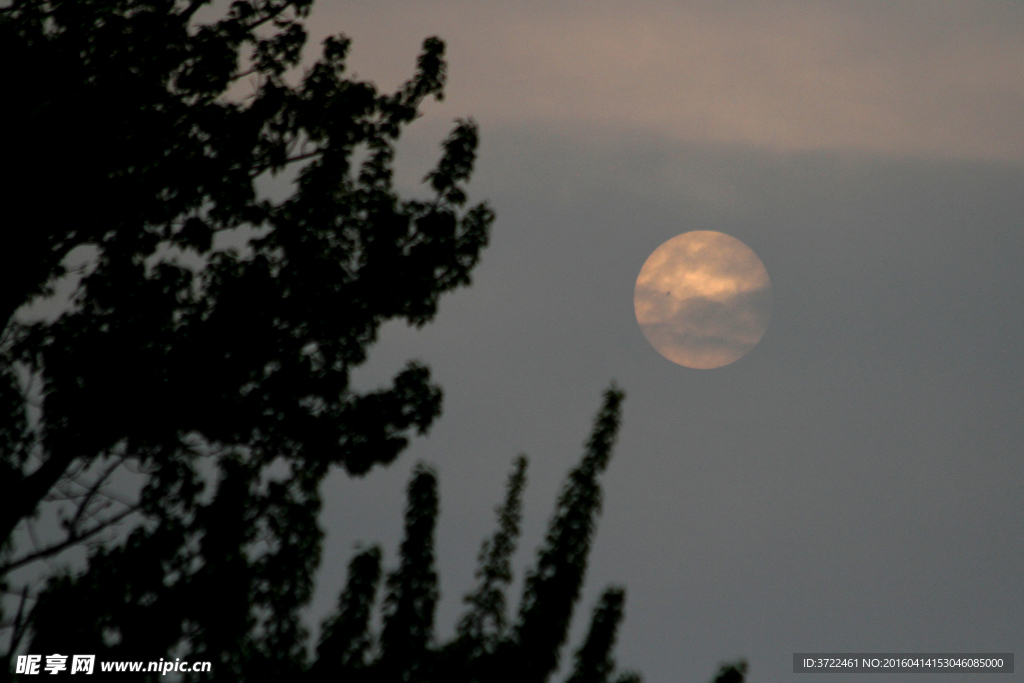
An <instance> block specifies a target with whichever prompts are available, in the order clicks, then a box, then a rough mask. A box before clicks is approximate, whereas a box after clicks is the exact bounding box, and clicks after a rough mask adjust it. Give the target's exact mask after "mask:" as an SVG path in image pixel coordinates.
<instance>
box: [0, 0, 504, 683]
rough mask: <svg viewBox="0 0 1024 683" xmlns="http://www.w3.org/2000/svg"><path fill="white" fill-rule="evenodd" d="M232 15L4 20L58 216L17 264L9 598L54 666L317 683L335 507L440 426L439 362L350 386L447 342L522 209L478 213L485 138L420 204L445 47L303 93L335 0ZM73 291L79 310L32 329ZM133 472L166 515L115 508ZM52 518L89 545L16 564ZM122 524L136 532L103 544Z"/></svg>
mask: <svg viewBox="0 0 1024 683" xmlns="http://www.w3.org/2000/svg"><path fill="white" fill-rule="evenodd" d="M204 4H206V3H205V2H203V1H202V0H195V1H193V2H182V1H180V0H179V1H177V2H175V1H174V0H13V1H12V2H10V3H5V5H4V6H3V7H2V8H0V70H2V72H0V73H2V76H3V78H4V82H5V86H6V87H7V90H6V92H7V97H5V106H3V107H0V117H2V118H0V122H2V123H3V125H4V129H5V130H7V131H11V132H12V134H11V135H9V143H8V144H7V145H6V146H5V163H7V164H8V166H9V167H11V168H17V169H19V173H18V174H17V175H16V176H15V177H13V178H12V179H11V183H10V184H5V185H4V187H3V191H4V193H5V196H4V199H5V206H8V207H13V206H21V207H23V208H25V207H27V208H28V209H29V210H26V211H21V212H9V213H8V215H6V216H5V219H4V238H5V241H6V243H5V248H4V250H2V258H3V259H4V262H3V263H2V264H0V277H2V278H4V279H3V282H0V315H2V319H3V324H4V330H3V336H2V338H0V539H2V540H0V543H2V545H0V577H2V579H0V582H2V583H3V586H2V587H3V589H4V590H5V591H8V592H11V593H15V594H17V595H19V596H22V599H21V601H20V604H19V605H18V606H17V608H16V609H15V610H10V607H9V608H8V609H9V611H8V614H7V615H5V621H4V624H5V625H6V626H7V632H8V634H11V639H10V640H11V645H10V647H9V648H8V651H7V653H5V654H6V655H8V656H9V655H10V653H11V652H12V651H13V650H14V649H16V648H17V647H18V646H19V643H20V642H21V641H22V640H23V638H24V637H25V635H26V633H28V630H27V625H29V624H30V625H31V627H32V630H33V632H34V634H35V635H34V636H33V641H32V643H33V647H36V646H38V647H44V646H45V647H46V648H50V647H53V648H56V649H54V650H53V651H60V648H67V647H69V646H70V645H71V644H72V643H74V647H75V648H76V651H77V648H81V647H82V646H84V645H86V644H90V645H91V646H94V647H96V648H98V649H97V651H98V652H100V651H102V652H105V653H109V654H111V656H117V655H118V654H122V655H125V657H131V658H134V657H150V656H156V657H162V656H166V655H168V653H170V652H172V651H176V650H175V648H178V649H179V650H180V651H181V652H185V651H188V652H190V653H191V654H190V655H189V656H193V657H203V658H206V659H211V660H213V661H215V662H216V663H217V666H218V667H219V668H220V671H219V674H218V675H222V676H223V677H224V678H233V677H234V678H238V679H242V678H248V679H252V680H256V679H263V678H274V677H279V676H282V675H287V674H289V673H294V672H296V671H300V670H302V669H303V667H304V662H305V650H304V639H305V637H306V634H305V630H304V629H303V627H302V625H301V622H300V620H299V617H298V610H299V609H300V608H301V607H302V606H303V605H304V604H306V602H307V601H308V599H309V597H310V595H311V591H312V581H313V572H314V569H315V568H316V566H317V564H318V562H319V557H320V541H321V535H322V534H321V532H320V530H319V528H318V526H317V523H316V520H317V514H318V512H319V508H320V498H319V492H318V486H319V483H320V482H321V481H322V479H323V477H324V476H325V475H326V473H327V472H328V471H329V470H330V469H331V468H332V467H342V468H344V469H345V470H346V471H347V472H349V473H351V474H355V475H359V474H362V473H365V472H367V471H368V470H369V469H370V468H371V467H373V466H374V465H377V464H387V463H390V462H391V461H393V460H394V459H395V457H397V455H398V454H399V452H400V451H401V450H402V449H403V448H404V447H405V446H406V444H407V442H408V439H409V437H410V436H411V435H412V434H413V433H424V432H425V431H426V430H427V429H429V427H430V426H431V424H432V423H433V421H434V420H435V419H436V417H437V416H438V415H439V414H440V409H441V391H440V389H439V388H438V387H437V386H435V385H433V384H432V383H431V382H430V375H429V371H428V370H427V368H426V367H424V366H422V365H420V364H417V363H410V364H409V365H408V366H407V367H406V368H405V370H403V371H402V372H400V373H399V374H398V375H397V376H396V377H395V378H394V381H393V383H392V385H391V386H390V387H387V388H385V389H382V390H379V391H375V392H369V393H357V392H354V391H353V390H352V389H351V388H350V387H349V373H350V371H351V369H352V368H353V367H355V366H358V365H359V364H361V363H362V362H363V361H364V360H365V358H366V349H367V347H368V346H369V345H370V344H371V343H373V341H374V340H375V338H376V335H377V330H378V329H379V327H380V325H381V324H382V323H383V322H385V321H387V320H393V319H404V320H406V321H407V322H409V323H411V324H415V325H422V324H424V323H426V322H427V321H429V320H430V319H431V318H432V317H433V316H434V314H435V312H436V310H437V304H438V299H439V297H440V295H441V294H443V293H444V292H447V291H450V290H452V289H454V288H456V287H459V286H461V285H465V284H468V283H469V279H470V271H471V270H472V268H473V267H474V266H475V264H476V263H477V261H478V259H479V254H480V251H481V249H482V248H483V247H484V246H485V244H486V242H487V239H488V232H489V227H490V225H491V223H492V221H493V218H494V216H493V213H492V211H491V210H490V209H489V208H488V207H487V205H486V204H478V205H476V206H473V207H467V204H466V203H467V196H466V190H465V183H466V181H467V180H468V179H469V176H470V174H471V172H472V168H473V163H474V159H475V149H476V146H477V131H476V126H475V125H474V124H473V122H472V121H469V120H462V121H458V122H456V125H455V127H454V129H453V130H452V132H451V134H450V135H449V136H448V138H447V139H446V140H445V141H444V143H443V145H442V147H443V149H442V153H441V158H440V161H439V162H438V164H437V166H436V167H435V169H434V170H433V171H431V172H430V173H429V174H428V175H427V177H426V179H425V180H426V182H427V183H428V184H429V186H430V188H431V189H432V191H433V193H434V197H433V199H431V200H430V201H414V200H403V199H401V198H400V197H399V196H398V195H397V194H396V193H395V191H394V190H393V188H392V180H391V179H392V163H393V158H394V143H395V141H396V139H397V138H398V136H399V134H400V132H401V131H402V129H403V128H404V127H405V126H406V125H407V124H408V123H409V122H411V121H412V120H413V119H414V118H415V117H416V116H417V115H418V109H419V107H420V105H421V103H422V102H423V101H424V99H425V98H427V97H429V96H434V97H435V98H440V97H441V96H442V94H443V91H442V88H443V85H444V82H445V73H446V66H445V62H444V59H443V56H444V44H443V43H442V42H441V41H440V40H438V39H436V38H429V39H427V40H426V41H424V43H423V51H422V54H421V55H420V56H419V58H418V61H417V64H416V71H415V75H414V76H413V77H412V78H411V79H410V80H409V81H408V82H407V83H406V84H405V85H404V86H403V87H402V88H401V89H399V90H398V91H397V92H395V93H391V94H388V93H383V94H382V93H379V92H378V91H377V90H376V88H375V87H374V86H373V85H372V84H370V83H366V82H360V81H357V80H354V79H352V78H350V77H348V76H347V75H346V72H345V57H346V52H347V50H348V47H349V41H348V39H347V38H345V37H344V36H336V37H332V38H328V39H327V40H326V41H325V42H324V44H323V47H322V56H321V58H320V60H319V61H318V62H316V63H315V64H314V65H313V66H312V67H310V68H309V69H307V70H306V71H305V73H304V75H302V76H301V77H295V78H292V79H291V80H289V77H287V72H288V70H289V69H292V68H293V67H296V66H297V65H298V64H299V59H300V56H301V52H302V48H303V45H304V42H305V32H304V29H303V27H302V19H303V18H304V17H305V16H306V15H307V14H308V11H309V6H310V0H246V1H242V2H234V3H233V4H231V6H230V8H229V9H228V10H227V13H226V14H225V15H224V16H222V17H221V18H220V19H219V20H217V21H214V22H212V23H209V24H202V25H201V24H198V23H197V22H196V21H195V16H196V12H197V11H198V10H199V9H200V8H201V7H202V6H203V5H204ZM246 79H249V81H250V83H251V88H250V89H251V90H252V92H251V94H249V95H248V96H246V97H242V96H241V95H238V96H234V95H232V93H235V92H236V91H237V90H238V89H239V88H240V87H242V86H244V83H245V82H246ZM293 81H294V82H293ZM239 84H242V86H240V85H239ZM232 88H235V90H232ZM243 89H244V88H243ZM287 169H293V170H295V174H294V184H293V187H294V191H293V192H292V193H291V194H290V195H289V196H288V197H287V198H285V199H283V200H281V201H270V200H269V199H266V198H262V197H261V196H260V195H259V193H258V191H257V184H256V183H257V181H258V180H259V179H260V178H261V177H263V176H266V175H268V174H274V173H278V172H281V171H285V170H287ZM76 255H77V257H78V258H81V259H85V261H86V265H85V266H83V267H82V268H81V269H79V271H78V272H77V273H69V272H68V269H69V267H70V266H71V265H72V264H73V262H74V259H75V258H76ZM66 275H67V276H76V277H77V278H78V281H77V288H76V289H75V293H74V296H73V298H72V300H71V302H70V303H69V304H68V305H67V306H66V307H65V308H64V309H63V310H62V311H60V312H59V314H58V315H55V316H51V317H49V318H47V317H43V318H42V319H36V320H31V319H29V318H26V317H25V316H24V315H22V314H18V315H16V314H15V313H16V311H18V309H20V308H22V307H23V306H25V304H27V303H30V302H32V301H33V300H34V299H35V298H37V297H38V296H39V295H46V294H48V293H52V292H53V290H54V287H55V286H56V284H57V283H58V281H59V280H60V278H61V277H63V276H66ZM125 467H130V468H131V469H132V470H133V471H136V472H141V473H142V476H143V480H144V481H143V484H142V486H141V491H140V493H139V495H138V496H137V498H134V499H132V498H125V497H123V496H118V495H116V491H115V490H114V489H113V488H112V487H111V486H110V482H111V481H113V480H115V479H116V478H117V477H118V476H120V473H121V472H123V470H124V468H125ZM49 505H63V512H62V513H61V518H60V521H61V531H62V534H63V536H62V537H61V538H59V539H56V540H53V541H52V542H51V543H49V544H46V543H41V544H40V545H38V546H35V547H34V546H32V545H28V546H25V544H22V545H23V547H19V548H16V547H15V545H14V537H15V534H16V532H17V530H18V529H19V528H20V529H22V530H23V531H24V529H25V525H31V524H32V520H33V518H34V517H35V516H37V515H38V514H39V513H40V511H42V510H43V509H44V508H47V506H49ZM121 520H129V521H132V522H133V524H134V529H133V530H132V531H131V534H130V535H129V536H128V537H127V538H126V539H124V542H123V543H119V544H114V545H111V544H109V543H104V542H102V541H104V540H106V539H105V538H104V536H103V532H104V531H105V530H107V529H109V528H110V526H111V525H112V524H115V523H117V522H119V521H121ZM82 543H90V544H92V546H91V550H90V554H89V559H88V569H87V570H86V571H85V572H84V573H82V574H80V575H76V576H70V575H63V576H54V577H53V578H52V580H51V582H50V584H49V586H48V588H47V590H46V591H45V593H43V594H41V595H37V594H35V593H34V592H30V591H27V590H22V586H20V585H13V584H12V583H11V579H10V576H11V572H13V571H15V570H17V569H19V568H21V567H24V566H26V565H29V564H31V563H32V562H36V561H39V560H40V559H45V558H47V557H51V556H53V555H56V554H58V553H60V552H62V551H64V550H66V549H68V548H70V547H74V546H75V545H78V544H82ZM36 598H38V600H37V599H36ZM68 609H74V610H77V611H76V612H74V613H76V614H79V615H86V616H84V617H83V618H79V619H74V620H68V619H66V618H65V617H64V616H62V615H65V616H66V615H67V614H71V612H67V610H68ZM396 609H399V611H401V609H404V608H403V607H402V605H396ZM12 613H13V614H12ZM11 616H13V619H11ZM12 632H13V633H12ZM182 648H184V649H182ZM48 651H49V650H48ZM130 653H133V654H130ZM2 668H3V672H4V673H3V674H0V675H6V672H7V670H8V667H7V666H6V662H5V665H4V666H3V667H2Z"/></svg>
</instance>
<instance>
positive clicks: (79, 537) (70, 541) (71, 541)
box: [0, 504, 142, 575]
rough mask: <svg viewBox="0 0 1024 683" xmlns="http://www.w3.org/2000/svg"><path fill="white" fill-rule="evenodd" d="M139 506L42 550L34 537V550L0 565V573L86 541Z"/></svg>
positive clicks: (136, 509) (135, 510) (138, 507)
mask: <svg viewBox="0 0 1024 683" xmlns="http://www.w3.org/2000/svg"><path fill="white" fill-rule="evenodd" d="M141 507H142V506H141V504H137V505H133V506H131V507H129V508H128V509H127V510H123V511H122V512H119V513H118V514H116V515H114V516H113V517H110V518H108V519H105V520H103V521H102V522H98V523H97V524H96V525H95V526H93V527H92V528H91V529H89V530H87V531H84V532H82V533H79V534H72V535H69V536H68V537H67V538H66V539H65V540H63V541H61V542H60V543H55V544H54V545H51V546H47V547H45V548H43V549H42V550H40V549H39V548H38V545H36V542H35V539H34V538H33V543H32V544H33V546H35V547H36V552H34V553H30V554H28V555H25V556H24V557H20V558H18V559H16V560H12V561H11V562H8V563H7V564H4V565H0V575H3V574H6V573H7V572H9V571H12V570H15V569H18V568H19V567H24V566H25V565H26V564H29V563H31V562H35V561H36V560H42V559H45V558H47V557H50V556H52V555H56V554H57V553H59V552H61V551H63V550H66V549H68V548H70V547H71V546H73V545H77V544H78V543H82V542H83V541H87V540H89V539H90V538H92V537H93V536H95V535H96V534H98V533H100V532H101V531H103V530H104V529H108V528H110V527H111V526H113V525H114V524H117V523H118V522H120V521H121V520H122V519H124V518H125V517H127V516H128V515H130V514H132V513H133V512H138V510H139V509H140V508H141Z"/></svg>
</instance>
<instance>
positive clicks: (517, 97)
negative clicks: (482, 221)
mask: <svg viewBox="0 0 1024 683" xmlns="http://www.w3.org/2000/svg"><path fill="white" fill-rule="evenodd" d="M317 7H318V9H317V10H316V11H315V13H314V20H315V21H314V22H312V24H313V25H312V26H311V28H312V29H313V32H314V34H315V36H314V37H315V38H320V37H322V35H326V34H329V33H335V32H338V31H344V32H346V33H347V34H349V35H350V36H352V37H353V39H354V43H353V51H352V64H353V67H354V68H355V70H356V71H358V72H360V75H361V76H363V77H366V78H371V79H374V80H377V81H379V82H381V84H382V85H386V86H388V87H393V86H396V85H398V84H399V83H400V82H401V80H403V79H404V78H407V77H408V75H409V73H410V72H411V65H412V64H413V60H414V58H415V52H416V49H417V48H418V46H419V44H420V42H421V41H422V39H423V37H425V36H427V35H430V34H434V33H436V34H438V35H440V36H441V37H443V38H444V39H445V40H446V41H447V43H448V48H449V49H448V56H449V59H450V80H449V88H448V98H447V101H446V103H444V104H442V105H440V108H441V109H442V110H443V113H444V114H446V115H450V116H452V117H455V116H466V115H469V114H471V115H472V116H474V117H475V118H476V119H477V120H478V121H480V123H481V124H482V125H483V126H484V129H485V130H486V129H490V130H493V129H494V126H496V125H500V126H513V127H514V126H523V125H527V126H531V127H535V126H537V125H538V124H544V125H548V126H562V127H570V128H572V129H573V130H579V129H581V128H583V129H586V130H590V131H592V132H593V133H594V134H595V135H597V134H600V135H602V136H607V135H609V134H611V135H614V134H615V131H623V130H626V131H645V132H647V133H651V134H654V135H656V136H663V137H665V138H669V139H673V140H679V141H687V142H716V143H738V144H749V145H755V146H758V147H765V148H769V149H773V150H777V151H784V152H790V151H811V150H829V151H853V152H868V153H872V154H879V153H880V154H888V155H896V156H921V157H929V158H943V157H945V158H948V157H955V158H985V159H1000V160H1010V161H1015V160H1019V159H1021V158H1022V157H1024V127H1022V126H1021V125H1020V115H1019V113H1020V111H1021V108H1022V107H1024V79H1022V78H1021V77H1020V75H1021V73H1022V72H1024V4H1021V3H1018V2H1002V1H999V0H992V1H991V2H985V3H954V2H947V1H945V0H934V1H932V2H913V1H910V0H889V1H887V2H884V3H883V2H868V1H863V2H851V3H826V2H818V1H809V0H772V1H771V2H768V1H757V0H752V1H750V2H743V3H709V2H699V3H698V2H672V3H668V2H650V3H645V4H644V5H643V7H642V8H640V9H639V11H638V8H637V6H635V5H634V4H627V3H616V2H596V3H592V4H588V5H587V11H585V12H583V11H580V8H579V6H577V5H576V4H569V3H565V2H551V3H532V2H516V3H512V2H504V3H502V2H494V3H475V2H474V3H468V2H458V1H456V2H445V3H440V2H435V1H431V0H407V1H405V2H396V3H392V4H389V5H388V6H387V7H386V8H384V9H382V8H381V6H380V4H379V3H369V2H351V3H348V2H347V3H344V4H338V5H334V4H327V3H324V4H322V5H318V6H317Z"/></svg>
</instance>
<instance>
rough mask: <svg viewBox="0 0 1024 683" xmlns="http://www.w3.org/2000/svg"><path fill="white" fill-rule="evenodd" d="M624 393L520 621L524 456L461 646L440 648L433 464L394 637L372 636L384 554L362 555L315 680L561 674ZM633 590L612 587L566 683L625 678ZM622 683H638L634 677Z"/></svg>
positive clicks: (598, 430)
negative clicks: (516, 592) (623, 643)
mask: <svg viewBox="0 0 1024 683" xmlns="http://www.w3.org/2000/svg"><path fill="white" fill-rule="evenodd" d="M622 399H623V394H622V392H621V391H619V390H617V389H615V388H614V387H613V388H612V389H609V390H608V391H607V392H605V395H604V405H603V406H602V408H601V411H600V413H599V415H598V418H597V422H596V425H595V429H594V433H593V435H592V436H591V438H590V440H589V442H588V443H587V447H586V451H585V453H584V456H583V459H582V461H581V462H580V464H579V465H578V466H577V467H576V468H574V469H573V470H572V472H571V473H570V475H569V478H568V480H567V481H566V483H565V485H564V487H563V489H562V493H561V495H560V496H559V499H558V503H557V505H556V508H555V513H554V515H553V516H552V519H551V522H550V524H549V529H548V534H547V536H546V538H545V541H544V543H543V545H542V547H541V549H540V550H539V552H538V557H537V565H536V567H535V568H534V569H533V570H532V571H530V572H528V574H527V578H526V582H525V587H524V593H523V598H522V600H521V603H520V607H519V613H518V616H517V617H516V619H515V623H513V624H510V623H509V619H508V616H507V614H506V611H507V610H506V603H505V591H506V590H507V588H508V586H509V584H510V583H511V582H512V569H511V557H512V554H513V552H514V550H515V546H516V541H517V539H518V536H519V523H520V518H521V505H522V493H523V488H524V486H525V484H526V466H527V461H526V458H525V456H519V458H517V459H516V461H515V463H514V467H513V470H512V473H511V475H510V476H509V481H508V487H507V493H506V498H505V501H504V503H503V504H502V505H501V506H499V507H498V508H497V509H496V513H497V517H498V528H497V529H496V530H495V532H494V534H493V536H491V537H490V538H488V539H487V540H485V541H484V543H483V546H482V548H481V551H480V555H479V566H478V569H477V571H476V577H477V580H478V584H477V586H476V588H475V589H474V590H473V591H471V592H470V593H469V594H468V595H466V597H465V603H466V605H467V607H468V609H467V611H466V613H465V614H464V615H463V617H462V618H461V619H460V621H459V623H458V626H457V629H456V635H455V637H454V639H453V640H452V641H451V642H449V643H446V644H435V643H434V642H433V639H432V636H433V628H434V607H435V605H436V602H437V599H438V591H437V575H436V573H435V571H434V549H433V548H434V543H433V537H434V525H435V522H436V518H437V511H438V498H437V482H436V475H435V474H434V472H433V471H432V470H430V469H429V468H426V467H423V466H422V465H421V466H419V467H418V468H417V470H416V471H415V472H414V474H413V478H412V480H411V482H410V483H409V488H408V505H407V508H406V513H405V537H404V540H403V541H402V545H401V549H400V553H399V555H400V563H399V566H398V568H397V569H395V570H394V571H393V572H391V573H390V574H388V575H387V577H386V580H385V581H384V588H385V596H384V600H383V628H382V630H381V632H380V633H379V634H375V633H373V632H372V628H371V625H372V615H373V605H374V604H375V601H376V593H377V589H378V586H379V584H380V583H381V578H382V569H381V552H380V550H379V548H376V547H373V548H370V549H369V550H366V551H363V552H361V553H359V554H358V555H356V556H355V557H354V558H353V559H352V561H351V563H350V565H349V570H348V580H347V584H346V586H345V588H344V590H343V591H342V594H341V596H340V599H339V604H338V610H337V612H336V613H335V614H334V615H333V616H332V617H331V618H329V619H328V620H327V621H326V622H325V623H324V628H323V632H322V636H321V640H320V645H319V647H318V648H317V659H316V661H315V663H314V664H313V666H312V667H311V668H310V671H309V676H310V679H311V680H312V681H316V682H319V681H327V680H345V681H380V682H382V683H391V682H395V683H397V682H398V681H408V682H418V683H428V682H437V683H441V682H442V681H444V682H451V683H474V682H480V683H483V682H488V683H491V682H502V681H510V682H511V681H517V682H522V683H531V682H536V683H541V682H542V681H546V680H548V679H549V678H550V677H551V675H552V674H553V673H554V671H555V670H556V669H557V667H558V664H559V659H560V655H561V651H562V649H563V646H564V644H565V641H566V638H567V635H568V631H569V625H570V621H571V619H572V613H573V610H574V608H575V605H576V603H577V601H578V600H579V597H580V590H581V588H582V585H583V580H584V577H585V574H586V566H587V557H588V555H589V552H590V545H591V542H592V539H593V535H594V531H595V524H596V518H597V515H598V514H599V512H600V500H601V487H600V483H599V481H598V476H599V475H600V474H601V472H603V471H604V469H605V467H606V466H607V464H608V459H609V457H610V455H611V447H612V444H613V442H614V439H615V434H616V432H617V430H618V426H619V422H620V415H621V402H622ZM624 604H625V590H624V589H623V588H621V587H616V586H613V587H610V588H608V589H607V590H606V591H605V592H604V593H603V595H602V596H601V598H600V600H599V602H598V605H597V607H596V608H595V609H594V612H593V616H592V620H591V625H590V630H589V632H588V634H587V636H586V639H585V641H584V643H583V644H582V645H581V646H580V647H579V649H578V650H577V651H576V653H575V657H574V661H573V667H572V671H571V673H570V675H569V677H568V678H567V679H566V680H567V683H607V682H608V681H611V680H612V679H613V676H614V670H615V661H614V659H613V658H612V654H611V653H612V649H613V647H614V644H615V637H616V631H617V628H618V626H619V623H620V622H621V621H622V618H623V609H624ZM615 680H616V681H617V682H618V683H632V682H636V683H639V680H640V677H639V676H638V675H637V674H634V673H625V674H622V675H620V676H618V677H617V678H615Z"/></svg>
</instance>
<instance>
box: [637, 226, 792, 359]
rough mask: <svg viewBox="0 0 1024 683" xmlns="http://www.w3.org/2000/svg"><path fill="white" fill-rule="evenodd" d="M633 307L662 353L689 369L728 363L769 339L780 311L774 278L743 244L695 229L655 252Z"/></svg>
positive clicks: (645, 268) (640, 279)
mask: <svg viewBox="0 0 1024 683" xmlns="http://www.w3.org/2000/svg"><path fill="white" fill-rule="evenodd" d="M633 308H634V310H635V311H636V321H637V322H638V323H640V330H641V331H642V332H643V333H644V336H645V337H647V341H649V342H650V343H651V346H653V347H654V348H655V350H656V351H657V352H658V353H660V354H661V355H662V356H664V357H665V358H668V359H669V360H670V361H672V362H673V363H678V364H679V365H684V366H686V367H688V368H697V369H701V370H707V369H711V368H720V367H722V366H723V365H728V364H729V363H734V362H736V361H738V360H739V359H740V358H742V357H743V356H745V355H746V354H747V352H748V351H750V350H751V349H752V348H754V346H756V345H757V343H758V342H759V341H761V337H762V336H764V332H765V330H766V329H768V318H769V317H770V316H771V311H772V283H771V280H769V279H768V271H767V270H765V267H764V264H763V263H761V259H759V258H757V254H755V253H754V252H753V250H751V249H750V247H748V246H747V245H745V244H743V242H740V241H739V240H738V239H736V238H735V237H730V236H729V235H726V234H724V233H721V232H714V231H711V230H694V231H693V232H684V233H683V234H682V235H676V236H675V237H673V238H672V239H670V240H669V241H667V242H665V243H664V244H662V245H661V246H660V247H658V248H657V249H655V250H654V252H653V253H652V254H651V255H650V256H648V257H647V261H645V262H644V266H643V268H641V269H640V275H639V276H638V277H637V279H636V289H635V290H634V292H633Z"/></svg>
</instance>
